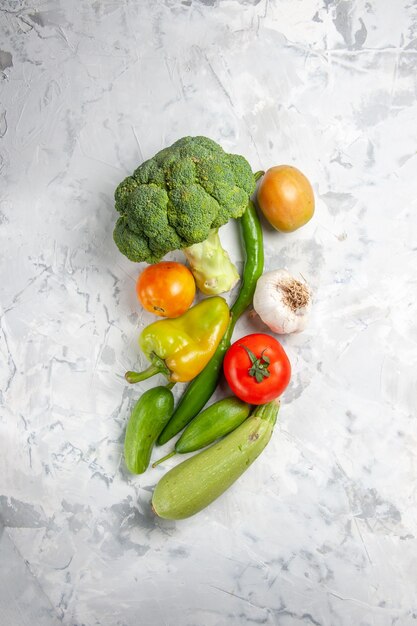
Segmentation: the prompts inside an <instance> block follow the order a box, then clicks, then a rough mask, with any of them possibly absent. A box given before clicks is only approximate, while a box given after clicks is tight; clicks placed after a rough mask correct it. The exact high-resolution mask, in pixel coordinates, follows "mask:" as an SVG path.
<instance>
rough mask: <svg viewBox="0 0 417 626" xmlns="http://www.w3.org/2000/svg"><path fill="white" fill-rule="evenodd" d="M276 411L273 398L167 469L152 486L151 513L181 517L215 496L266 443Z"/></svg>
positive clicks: (208, 502) (216, 496) (251, 461)
mask: <svg viewBox="0 0 417 626" xmlns="http://www.w3.org/2000/svg"><path fill="white" fill-rule="evenodd" d="M278 410H279V403H278V402H277V401H275V400H274V401H272V402H269V403H268V404H264V405H261V406H258V407H257V408H256V409H255V411H254V412H253V413H252V415H251V416H250V417H248V418H247V419H246V420H245V421H244V422H243V423H242V424H241V425H240V426H238V427H237V428H236V429H235V430H234V431H233V432H231V433H230V434H229V435H227V436H226V437H225V438H224V439H222V440H221V441H219V442H218V443H215V444H214V445H212V446H211V447H210V448H208V449H207V450H203V451H202V452H199V453H198V454H196V455H195V456H193V457H191V458H190V459H187V460H186V461H183V462H182V463H180V464H179V465H177V466H176V467H174V468H173V469H171V470H170V471H169V472H168V473H167V474H165V476H163V477H162V478H161V480H160V481H159V483H158V484H157V486H156V488H155V491H154V494H153V497H152V508H153V510H154V512H155V513H156V514H157V515H158V516H159V517H163V518H165V519H172V520H177V519H184V518H186V517H190V516H191V515H195V514H196V513H198V512H199V511H201V510H202V509H204V508H205V507H206V506H208V505H209V504H210V503H211V502H213V500H215V499H216V498H218V497H219V496H220V495H221V494H222V493H224V492H225V491H226V489H228V488H229V487H230V486H231V485H232V484H233V483H234V482H235V481H236V480H237V479H238V478H239V477H240V476H241V475H242V474H243V472H244V471H245V470H246V469H247V468H248V467H249V465H251V464H252V463H253V462H254V461H255V459H256V458H257V457H258V456H259V455H260V454H261V452H262V450H263V449H264V448H265V446H266V445H267V444H268V442H269V440H270V438H271V435H272V432H273V429H274V426H275V422H276V419H277V414H278Z"/></svg>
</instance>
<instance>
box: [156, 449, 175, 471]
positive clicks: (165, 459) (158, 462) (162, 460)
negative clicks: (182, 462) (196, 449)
mask: <svg viewBox="0 0 417 626" xmlns="http://www.w3.org/2000/svg"><path fill="white" fill-rule="evenodd" d="M176 454H177V453H176V451H175V450H173V451H172V452H170V453H169V454H166V455H165V456H163V457H162V459H158V461H155V463H152V467H156V466H157V465H159V464H160V463H163V462H164V461H167V460H168V459H170V458H171V457H173V456H175V455H176Z"/></svg>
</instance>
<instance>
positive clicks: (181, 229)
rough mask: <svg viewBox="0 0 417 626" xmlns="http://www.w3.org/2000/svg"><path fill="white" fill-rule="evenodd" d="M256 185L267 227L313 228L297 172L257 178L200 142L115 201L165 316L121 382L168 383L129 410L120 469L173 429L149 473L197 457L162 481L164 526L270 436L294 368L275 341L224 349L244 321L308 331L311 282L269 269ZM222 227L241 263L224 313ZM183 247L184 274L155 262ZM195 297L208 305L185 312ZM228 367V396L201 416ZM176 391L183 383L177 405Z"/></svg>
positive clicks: (210, 495)
mask: <svg viewBox="0 0 417 626" xmlns="http://www.w3.org/2000/svg"><path fill="white" fill-rule="evenodd" d="M258 180H260V184H259V186H258V192H257V202H258V206H259V208H260V210H261V211H262V212H263V214H264V215H265V217H266V218H267V220H268V221H269V222H270V224H271V225H272V226H273V227H274V228H276V229H277V230H280V231H281V232H291V231H294V230H296V229H297V228H299V227H300V226H302V225H304V224H305V223H306V222H307V221H308V220H309V219H311V217H312V215H313V213H314V195H313V191H312V188H311V185H310V183H309V182H308V180H307V178H306V177H305V176H304V175H303V174H302V173H301V172H300V171H299V170H297V169H296V168H294V167H291V166H285V165H282V166H278V167H273V168H271V169H270V170H268V171H267V172H266V173H264V172H258V173H256V174H253V173H252V170H251V168H250V166H249V163H248V162H247V161H246V159H245V158H244V157H242V156H240V155H235V154H228V153H226V152H224V151H223V149H222V148H221V147H220V146H219V145H218V144H217V143H216V142H214V141H212V140H211V139H208V138H206V137H184V138H183V139H180V140H179V141H177V142H176V143H174V144H173V145H172V146H171V147H169V148H166V149H164V150H162V151H161V152H159V153H158V154H156V155H155V156H154V157H153V158H152V159H150V160H148V161H146V162H145V163H143V164H142V165H140V166H139V167H138V168H137V169H136V170H135V172H134V173H133V175H132V176H128V177H127V178H126V179H125V180H124V181H122V182H121V183H120V185H119V186H118V187H117V189H116V192H115V200H116V209H117V211H118V212H119V213H120V217H119V219H118V221H117V223H116V226H115V229H114V240H115V242H116V244H117V246H118V248H119V250H120V251H121V252H122V253H123V254H124V255H126V256H127V257H128V258H129V259H130V260H132V261H136V262H142V261H145V262H146V263H148V264H150V265H148V267H146V268H145V269H144V270H143V271H142V273H141V274H140V276H139V278H138V281H137V285H136V291H137V296H138V299H139V301H140V303H141V304H142V306H143V307H144V309H146V310H147V311H150V312H152V313H154V314H155V315H157V316H159V317H160V318H164V319H159V320H157V321H155V322H153V323H151V324H150V325H149V326H148V327H147V328H145V329H144V330H143V331H142V333H141V334H140V337H139V345H140V348H141V350H142V351H143V353H144V354H145V356H146V357H147V359H148V360H149V362H150V365H149V367H148V368H147V369H146V370H145V371H143V372H133V371H129V372H127V373H126V375H125V377H126V380H127V381H128V382H129V383H136V382H139V381H142V380H145V379H147V378H149V377H150V376H153V375H155V374H162V375H164V376H165V377H166V379H167V384H166V385H165V386H163V385H159V386H156V387H154V388H152V389H150V390H148V391H146V392H145V393H143V394H142V396H141V397H140V398H139V399H138V401H137V402H136V404H135V406H134V408H133V410H132V413H131V415H130V418H129V421H128V424H127V428H126V435H125V442H124V457H125V463H126V466H127V468H128V470H129V471H130V472H132V473H133V474H141V473H143V472H144V471H146V470H147V468H148V466H149V464H150V459H151V454H152V450H153V447H154V445H155V444H157V445H162V444H165V443H167V442H168V441H169V440H171V439H172V438H173V437H174V436H176V435H177V434H178V433H179V432H180V431H183V432H182V434H181V436H180V437H179V439H178V440H177V441H176V443H175V446H174V449H173V450H172V452H170V453H169V454H167V455H166V456H164V457H163V458H162V459H159V460H158V461H155V462H154V464H153V466H156V465H159V464H160V463H165V461H167V459H169V458H171V457H173V456H174V455H177V454H179V455H180V454H185V453H191V452H196V451H197V454H195V455H194V456H192V457H190V458H188V459H187V460H185V461H183V462H180V463H179V464H178V465H176V466H175V467H174V468H172V469H171V470H169V471H168V472H167V473H166V474H165V475H164V476H163V477H162V479H161V480H160V481H159V483H158V484H157V485H156V488H155V491H154V494H153V498H152V508H153V510H154V512H155V513H156V514H157V515H159V516H160V517H163V518H167V519H182V518H185V517H189V516H190V515H194V514H195V513H198V512H199V511H201V510H202V509H203V508H205V507H206V506H207V505H208V504H210V503H211V502H212V501H213V500H215V499H216V498H217V497H218V496H220V495H221V494H222V493H223V492H224V491H226V489H228V487H230V485H232V484H233V483H234V482H235V481H236V480H237V479H238V478H239V476H241V474H243V472H244V471H245V470H246V469H247V468H248V467H249V465H251V463H253V461H255V459H256V458H257V457H258V456H259V455H260V454H261V452H262V451H263V449H264V448H265V446H266V445H267V444H268V442H269V440H270V438H271V435H272V432H273V429H274V425H275V422H276V419H277V415H278V410H279V397H280V396H281V394H282V393H283V392H284V391H285V389H286V387H287V386H288V384H289V382H290V377H291V365H290V361H289V359H288V356H287V354H286V352H285V350H284V348H283V347H282V345H281V344H280V343H279V341H278V340H277V339H276V338H275V337H273V336H272V335H271V334H269V333H252V334H250V335H247V336H245V337H242V338H241V339H239V340H238V341H236V342H235V343H234V344H233V345H231V338H232V334H233V331H234V329H235V326H236V323H237V321H238V319H239V317H240V316H241V315H242V314H243V313H244V312H245V311H246V309H248V307H249V306H250V305H252V304H253V306H254V309H255V311H256V313H257V314H258V315H259V316H260V318H261V319H262V321H263V322H264V323H265V324H266V325H267V326H268V327H269V329H270V330H271V331H272V332H273V333H278V334H282V333H291V332H297V331H300V330H302V329H303V328H304V327H305V324H306V321H307V317H308V314H309V311H310V307H311V292H310V289H309V287H308V286H307V284H306V283H305V281H300V280H298V279H296V278H294V277H292V276H291V275H290V274H289V273H288V272H287V271H286V270H285V269H277V270H273V271H271V272H266V273H265V274H263V268H264V252H263V234H262V228H261V224H260V221H259V218H258V215H257V211H256V209H255V206H254V204H253V202H252V200H251V195H252V194H253V192H254V191H255V186H256V182H257V181H258ZM230 218H236V219H238V221H239V225H240V230H241V235H242V243H243V249H244V252H245V264H244V268H243V272H242V276H241V277H240V286H239V290H238V294H237V297H236V300H235V301H234V303H233V305H232V306H231V307H230V308H229V306H228V305H227V303H226V300H225V299H224V298H222V297H221V296H220V295H219V294H221V293H224V292H226V291H229V290H230V289H231V288H232V287H233V286H234V285H235V284H236V282H237V281H238V280H239V274H238V272H237V270H236V268H235V267H234V265H233V264H232V262H231V260H230V258H229V256H228V254H227V252H226V251H225V250H224V249H223V248H222V246H221V244H220V239H219V235H218V229H219V228H220V227H221V226H222V225H223V224H225V223H226V222H227V221H228V220H229V219H230ZM177 249H181V250H182V251H183V252H184V254H185V257H186V260H187V261H188V263H189V267H190V269H188V268H187V267H186V266H185V265H183V264H181V263H177V262H165V261H161V259H162V257H163V256H165V255H166V254H167V253H168V252H171V251H173V250H177ZM196 288H198V289H199V290H200V292H201V293H202V294H205V295H208V296H210V297H207V298H203V299H201V300H200V301H199V302H198V303H197V304H195V305H194V306H192V303H193V301H194V297H195V294H196ZM222 371H223V372H224V375H225V378H226V381H227V383H228V385H229V387H230V390H231V392H232V395H230V396H229V397H226V398H223V399H222V400H219V401H218V402H216V403H215V404H212V405H210V406H208V407H206V408H205V406H206V404H207V403H208V401H209V400H210V398H211V396H212V394H213V393H214V391H215V389H216V387H217V385H218V382H219V378H220V376H221V373H222ZM176 383H188V385H187V387H186V388H185V390H184V392H183V393H182V395H181V397H180V400H179V402H178V404H177V406H176V407H175V408H174V397H173V394H172V391H171V389H172V387H173V386H174V384H176ZM183 429H185V430H183Z"/></svg>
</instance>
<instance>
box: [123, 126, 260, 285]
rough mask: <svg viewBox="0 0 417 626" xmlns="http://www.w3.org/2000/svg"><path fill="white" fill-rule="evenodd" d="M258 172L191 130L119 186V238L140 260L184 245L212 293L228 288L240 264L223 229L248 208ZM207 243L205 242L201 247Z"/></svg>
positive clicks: (149, 259)
mask: <svg viewBox="0 0 417 626" xmlns="http://www.w3.org/2000/svg"><path fill="white" fill-rule="evenodd" d="M254 189H255V179H254V176H253V173H252V170H251V168H250V166H249V163H248V162H247V161H246V159H244V157H242V156H240V155H236V154H228V153H226V152H224V150H223V149H222V148H221V146H219V145H218V144H217V143H216V142H215V141H212V140H211V139H208V138H207V137H183V138H182V139H179V140H178V141H176V142H175V143H174V144H173V145H172V146H170V147H169V148H165V149H164V150H161V151H160V152H158V153H157V154H156V155H155V156H154V157H153V158H152V159H149V160H148V161H145V162H144V163H142V165H140V166H139V167H138V168H137V169H136V170H135V172H134V173H133V176H128V177H127V178H125V180H124V181H122V182H121V183H120V185H119V186H118V187H117V189H116V192H115V201H116V209H117V211H118V212H119V213H120V215H121V217H120V218H119V220H118V222H117V224H116V226H115V229H114V240H115V242H116V244H117V246H118V248H119V250H120V251H121V252H122V253H123V254H124V255H125V256H127V257H128V258H129V259H130V260H132V261H137V262H140V261H145V262H147V263H155V262H158V261H159V260H160V259H161V258H162V257H163V256H165V254H167V253H168V252H170V251H172V250H177V249H183V250H184V252H185V254H186V256H187V258H188V260H189V261H190V264H191V269H192V271H193V273H194V275H195V277H196V280H197V284H198V286H199V287H200V289H201V290H202V291H203V292H204V293H210V294H213V293H221V291H227V290H228V289H230V288H231V287H232V286H233V284H234V283H235V282H236V280H237V277H238V275H237V271H236V268H235V267H234V265H233V264H232V263H231V261H230V259H229V257H228V255H227V253H226V252H225V251H224V250H223V248H222V247H221V244H220V239H219V237H218V235H217V229H218V228H220V226H223V224H226V222H227V221H228V220H229V219H230V218H231V217H233V218H239V217H240V216H241V215H243V213H244V212H245V210H246V207H247V204H248V200H249V196H250V194H251V193H253V191H254ZM199 246H200V247H199Z"/></svg>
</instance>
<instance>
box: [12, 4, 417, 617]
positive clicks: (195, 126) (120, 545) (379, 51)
mask: <svg viewBox="0 0 417 626" xmlns="http://www.w3.org/2000/svg"><path fill="white" fill-rule="evenodd" d="M0 27H1V28H0V80H1V82H0V172H1V185H0V237H1V240H0V256H1V281H0V294H1V295H0V297H1V317H0V333H1V334H0V349H1V355H0V388H1V413H0V494H1V495H0V564H1V573H0V622H1V623H2V624H3V623H4V624H5V625H7V626H21V625H23V626H26V625H29V624H30V625H31V626H32V625H35V626H52V625H53V626H56V625H58V624H60V623H62V624H64V625H65V626H98V625H100V626H137V625H138V624H140V625H141V626H160V625H165V626H226V625H227V626H243V625H245V624H251V625H254V624H274V625H279V626H299V625H304V624H306V625H310V624H313V625H316V626H374V625H375V626H394V625H397V626H413V625H415V624H417V599H416V579H417V539H416V533H417V521H416V520H417V503H416V484H417V483H416V477H417V462H416V458H417V457H416V454H417V434H416V397H417V386H416V359H417V327H416V319H417V298H416V287H417V272H416V269H417V243H416V242H417V218H416V208H417V204H416V198H417V171H416V166H417V150H416V148H417V123H416V120H417V104H416V89H417V3H416V2H413V1H412V0H395V1H393V0H369V1H365V0H358V1H354V0H338V1H337V0H334V1H333V0H269V1H268V0H259V1H256V0H253V1H250V0H246V1H245V0H242V1H241V2H238V1H236V0H227V1H221V0H217V1H216V0H183V1H182V2H175V1H174V0H165V1H162V2H156V1H152V0H136V1H135V0H126V1H125V2H121V1H119V0H96V1H94V2H93V1H90V0H65V1H64V0H61V1H60V0H55V1H52V0H50V1H47V0H44V1H42V0H39V1H36V0H32V1H31V0H2V2H1V7H0ZM185 134H205V135H208V136H210V137H212V138H213V139H215V140H217V141H219V142H221V144H222V145H223V146H224V147H225V148H226V149H228V150H230V151H236V152H241V153H243V154H244V155H245V156H246V157H247V158H248V160H249V161H250V162H251V164H252V166H253V168H254V170H256V169H259V168H261V167H262V168H267V167H269V166H271V165H274V164H279V163H285V162H287V163H293V164H295V165H297V166H298V167H299V168H300V169H302V170H303V171H304V172H305V173H306V174H307V175H308V177H309V178H310V180H311V181H312V182H313V184H314V189H315V193H316V197H317V212H316V216H315V218H314V220H313V221H311V222H310V223H309V225H308V226H306V227H305V228H304V229H302V230H301V231H298V232H296V233H294V234H291V235H286V236H285V235H280V234H278V233H276V232H272V231H271V230H270V229H268V231H267V234H266V247H267V267H268V268H271V269H272V268H274V267H278V266H283V265H286V266H287V267H288V268H289V269H290V270H291V271H292V272H294V273H297V272H301V273H302V274H303V276H305V277H306V279H307V280H308V281H309V282H310V283H311V284H312V286H313V288H314V291H315V308H314V314H313V316H312V319H311V323H310V326H309V328H308V330H307V331H306V332H305V333H303V334H301V335H299V336H296V337H289V338H286V339H285V342H284V343H285V347H286V349H287V350H288V353H289V355H290V357H291V360H292V362H293V368H294V378H293V382H292V384H291V388H290V389H289V390H288V393H286V395H285V403H284V406H283V408H282V410H281V414H280V423H279V426H278V427H277V429H276V432H275V435H274V438H273V440H272V441H271V444H270V445H269V447H268V448H267V450H266V451H265V453H264V454H263V455H262V457H261V458H260V459H259V460H258V461H257V463H256V464H255V465H254V466H253V467H252V468H251V469H250V470H249V471H248V472H247V474H246V475H245V476H244V478H242V479H241V480H240V481H239V483H238V484H236V485H235V486H234V487H233V488H232V489H231V490H230V491H229V492H228V493H227V494H226V495H225V496H224V497H222V498H221V499H220V500H218V501H217V502H216V503H215V504H213V505H212V506H211V507H210V508H208V509H207V510H206V511H204V512H203V513H201V514H200V515H198V516H197V517H195V518H191V519H189V520H186V521H183V522H181V523H177V524H175V523H164V522H161V521H158V520H156V519H155V518H154V517H153V516H152V514H151V512H150V509H149V500H150V497H151V492H152V488H153V486H154V484H155V482H156V480H157V479H158V477H160V476H161V475H162V473H163V471H164V470H163V469H162V468H160V469H159V470H154V471H149V472H148V473H146V474H145V475H144V476H142V477H133V478H132V477H131V476H129V475H128V474H127V473H126V472H125V470H124V469H123V462H122V459H121V454H122V442H123V433H124V427H125V424H126V420H127V417H128V414H129V408H130V407H131V405H132V402H133V401H134V400H135V399H136V398H137V396H138V394H139V393H140V390H141V389H142V390H143V389H145V388H146V387H147V386H150V384H151V383H149V385H142V386H141V389H138V387H136V388H127V385H126V384H125V382H124V380H123V378H122V375H123V373H124V371H125V369H126V368H132V367H133V366H140V365H141V364H143V363H142V362H141V357H140V355H139V352H138V348H137V344H136V339H137V336H138V334H139V331H140V328H142V327H143V325H145V324H147V323H148V322H149V321H150V319H151V318H150V316H146V315H143V314H142V312H141V311H140V308H139V306H138V304H137V302H136V298H135V293H134V282H135V279H136V277H137V274H138V270H139V268H138V267H137V266H135V265H134V264H132V263H130V262H129V261H127V260H126V259H125V258H124V257H122V256H121V255H120V254H119V253H118V251H117V249H116V248H115V246H114V244H113V242H112V229H113V225H114V222H115V219H116V214H115V212H114V209H113V199H112V195H113V190H114V188H115V186H116V184H117V183H118V182H119V181H120V180H121V179H122V178H123V177H124V176H125V175H126V174H128V173H130V172H131V171H132V170H133V169H134V168H135V167H136V166H137V165H138V163H139V162H141V161H142V160H143V159H144V158H148V157H150V156H152V154H153V153H154V152H155V151H157V150H158V149H160V148H162V147H164V146H166V145H168V144H170V143H171V142H173V141H174V140H175V139H177V138H179V137H181V136H182V135H185ZM222 237H223V241H224V242H225V245H226V246H228V247H229V248H230V249H231V253H232V257H233V259H234V260H235V261H236V262H237V263H238V265H239V267H241V253H240V247H239V245H238V238H237V228H236V224H230V225H229V226H227V227H225V229H223V231H222ZM178 258H179V257H178ZM255 329H262V330H264V328H263V327H262V326H261V325H260V324H256V323H254V322H250V321H248V320H246V322H242V323H241V324H240V325H239V327H238V329H237V332H238V333H240V334H243V333H244V332H247V331H248V330H255ZM167 448H168V446H167ZM159 453H160V450H158V451H157V454H159Z"/></svg>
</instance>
